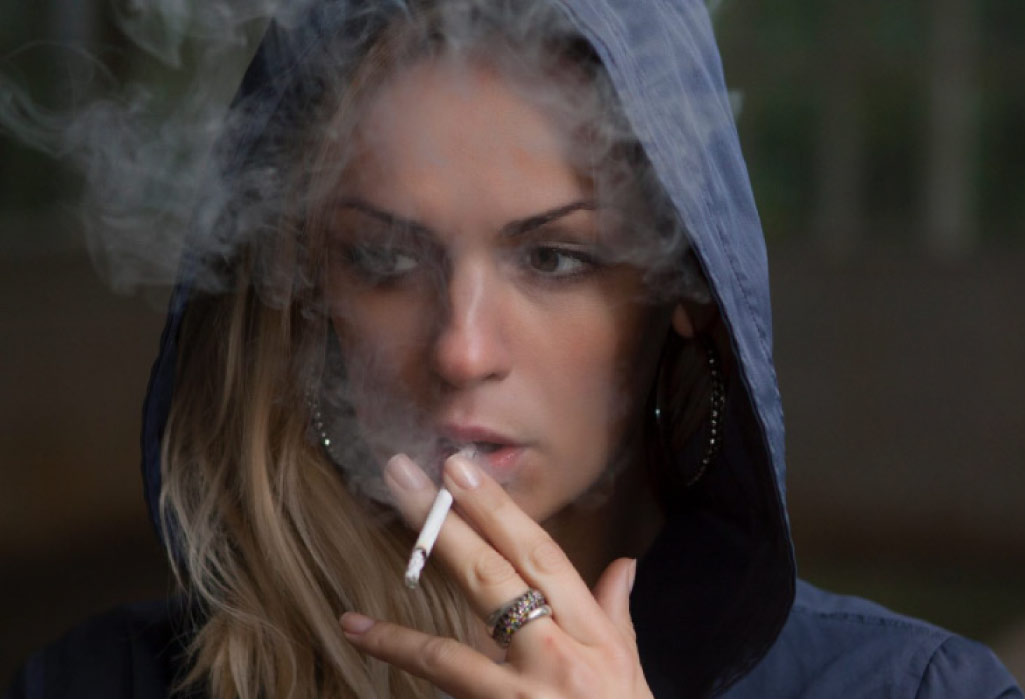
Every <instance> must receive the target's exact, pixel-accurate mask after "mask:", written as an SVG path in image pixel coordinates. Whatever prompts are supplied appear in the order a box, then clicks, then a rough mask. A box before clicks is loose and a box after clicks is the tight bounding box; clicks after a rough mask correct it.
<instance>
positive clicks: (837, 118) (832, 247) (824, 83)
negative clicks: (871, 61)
mask: <svg viewBox="0 0 1025 700" xmlns="http://www.w3.org/2000/svg"><path fill="white" fill-rule="evenodd" d="M858 10H859V3H855V2H850V1H849V0H829V4H828V7H827V10H826V13H825V17H826V19H825V21H824V23H823V27H822V31H821V32H820V33H819V36H818V42H817V43H818V45H819V48H820V50H819V51H818V54H819V55H820V56H822V57H823V60H822V62H821V63H820V64H819V68H818V73H817V75H818V83H819V84H818V86H817V89H816V93H817V94H819V95H821V96H822V101H823V104H822V107H821V112H820V114H821V117H820V119H819V128H818V134H817V136H816V138H817V146H816V148H815V163H814V168H815V182H816V183H817V186H818V191H817V192H816V195H815V211H814V220H813V228H814V231H815V235H816V236H817V238H818V239H819V242H820V244H821V246H822V247H823V248H824V249H826V250H827V251H828V252H830V253H832V254H834V255H837V256H844V255H846V254H848V253H850V252H851V251H852V250H853V249H854V248H856V247H857V245H858V239H859V235H860V231H861V226H862V221H861V219H862V207H861V196H860V195H861V179H862V172H863V170H864V167H863V166H864V153H863V152H864V143H863V129H862V127H861V117H860V114H859V112H860V110H859V92H860V90H859V83H860V80H859V73H860V70H859V67H860V63H861V62H860V60H859V58H860V55H859V47H860V46H861V42H860V41H859V35H858V28H859V27H860V23H859V22H858Z"/></svg>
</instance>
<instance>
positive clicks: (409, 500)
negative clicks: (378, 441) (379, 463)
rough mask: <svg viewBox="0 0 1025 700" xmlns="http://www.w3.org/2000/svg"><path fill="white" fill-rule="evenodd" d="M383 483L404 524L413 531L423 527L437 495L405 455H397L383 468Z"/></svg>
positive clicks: (419, 470)
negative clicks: (393, 500)
mask: <svg viewBox="0 0 1025 700" xmlns="http://www.w3.org/2000/svg"><path fill="white" fill-rule="evenodd" d="M384 482H385V485H386V486H387V487H388V489H389V490H390V491H391V493H392V495H393V496H394V497H395V499H396V501H397V502H396V504H395V505H396V507H397V508H398V511H399V513H400V514H401V515H402V517H403V519H404V520H405V521H406V524H407V525H409V526H410V527H411V528H414V529H419V528H420V527H421V526H423V524H424V519H425V518H426V517H427V513H428V511H430V509H431V504H432V503H434V497H435V496H436V495H437V493H438V489H437V488H435V486H434V483H433V482H431V480H430V479H429V478H427V475H426V474H425V473H424V471H423V470H422V469H421V468H420V467H419V466H418V465H417V464H416V462H414V461H413V460H411V459H410V458H409V457H407V456H406V455H404V454H397V455H395V456H394V457H392V458H391V459H389V460H388V462H387V464H385V466H384Z"/></svg>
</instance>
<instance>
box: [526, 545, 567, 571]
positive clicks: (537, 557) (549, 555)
mask: <svg viewBox="0 0 1025 700" xmlns="http://www.w3.org/2000/svg"><path fill="white" fill-rule="evenodd" d="M530 563H531V565H532V567H533V568H534V569H535V570H536V571H537V572H538V573H541V574H557V573H561V572H562V571H564V570H565V568H566V567H567V566H569V565H570V564H569V559H568V558H567V557H566V553H565V552H563V551H562V548H560V547H559V545H557V544H556V543H555V541H554V540H552V539H551V538H545V539H543V540H541V541H540V542H538V543H537V544H535V545H534V547H533V548H532V549H531V550H530Z"/></svg>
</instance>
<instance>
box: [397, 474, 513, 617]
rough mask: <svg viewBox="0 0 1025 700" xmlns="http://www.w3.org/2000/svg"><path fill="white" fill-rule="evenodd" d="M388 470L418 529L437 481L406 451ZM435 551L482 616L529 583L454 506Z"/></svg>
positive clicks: (402, 505)
mask: <svg viewBox="0 0 1025 700" xmlns="http://www.w3.org/2000/svg"><path fill="white" fill-rule="evenodd" d="M384 474H385V482H386V484H387V485H388V487H389V488H390V489H391V491H392V494H393V495H394V496H395V500H396V502H397V503H396V505H397V506H398V508H399V511H400V512H401V513H402V515H403V517H404V518H405V519H406V521H407V522H408V523H409V525H410V526H411V527H413V528H415V529H417V530H419V529H420V528H421V527H422V526H423V523H424V520H425V519H426V518H427V513H428V512H429V511H430V508H431V504H432V503H433V502H434V497H435V495H436V494H437V489H436V488H435V487H434V484H433V483H431V481H430V479H428V478H427V475H426V474H424V473H423V470H421V469H420V467H419V466H417V465H416V463H415V462H413V461H412V460H411V459H409V457H407V456H406V455H401V454H400V455H395V456H394V457H392V458H391V459H390V460H388V464H387V465H386V467H385V471H384ZM432 556H433V557H435V558H437V559H439V560H440V561H441V563H442V565H443V566H444V567H445V569H446V570H447V571H448V573H449V574H450V575H451V576H452V577H453V578H454V579H455V582H456V584H457V585H458V586H459V587H460V588H461V589H462V590H463V591H464V592H465V593H466V594H467V599H468V600H469V602H470V605H471V606H472V607H473V609H474V611H475V612H476V613H477V615H478V616H480V617H481V618H482V619H487V617H488V616H489V615H490V614H491V613H492V612H494V611H495V610H496V609H498V608H499V607H500V606H502V605H505V604H506V603H508V602H509V601H511V600H513V599H514V598H517V597H519V596H520V595H522V594H523V593H524V592H525V591H526V590H527V589H528V588H529V586H528V585H527V583H526V581H524V580H523V578H522V577H521V576H520V575H519V573H518V572H517V571H516V569H515V567H513V565H512V564H510V563H509V561H508V560H507V559H506V558H505V557H503V556H502V555H501V554H499V553H498V552H497V551H495V548H494V547H492V546H491V545H490V544H488V542H487V541H485V540H484V538H483V537H481V536H480V535H479V534H478V533H477V532H476V531H475V530H474V529H473V528H472V527H470V526H469V525H468V524H467V523H466V521H465V520H463V518H462V517H461V516H460V515H459V514H458V513H456V512H455V511H452V512H450V513H449V514H448V516H447V517H446V518H445V522H444V524H443V525H442V527H441V532H440V533H439V535H438V541H437V543H436V544H435V547H434V554H433V555H432ZM398 575H399V574H398V572H396V577H398Z"/></svg>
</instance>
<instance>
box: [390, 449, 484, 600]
mask: <svg viewBox="0 0 1025 700" xmlns="http://www.w3.org/2000/svg"><path fill="white" fill-rule="evenodd" d="M459 454H461V455H463V456H464V457H466V458H467V459H473V458H474V457H476V456H477V450H476V449H474V448H473V447H464V448H462V449H461V450H459ZM450 510H452V494H451V493H449V490H448V489H447V488H445V487H444V486H442V487H441V488H440V489H438V495H437V496H435V497H434V503H432V504H431V510H430V512H429V513H428V514H427V520H426V521H425V522H424V526H423V527H422V528H420V535H419V536H418V537H417V538H416V544H414V545H413V553H412V554H410V555H409V564H407V565H406V587H407V588H416V587H417V586H419V585H420V574H421V572H422V571H423V570H424V565H425V564H426V563H427V557H429V556H430V555H431V550H432V549H434V543H435V542H437V541H438V534H439V533H440V532H441V526H442V524H443V523H444V522H445V516H447V515H448V512H449V511H450Z"/></svg>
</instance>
